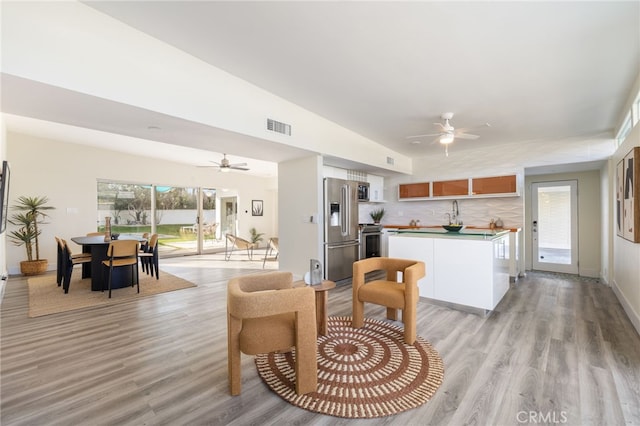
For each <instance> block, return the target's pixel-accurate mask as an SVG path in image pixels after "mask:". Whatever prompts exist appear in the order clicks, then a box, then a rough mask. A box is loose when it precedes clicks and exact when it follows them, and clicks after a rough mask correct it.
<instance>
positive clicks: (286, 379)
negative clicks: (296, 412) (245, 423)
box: [255, 317, 444, 419]
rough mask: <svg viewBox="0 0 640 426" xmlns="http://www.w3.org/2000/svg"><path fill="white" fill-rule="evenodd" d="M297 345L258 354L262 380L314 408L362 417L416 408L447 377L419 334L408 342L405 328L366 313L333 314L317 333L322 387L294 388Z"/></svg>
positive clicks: (291, 400)
mask: <svg viewBox="0 0 640 426" xmlns="http://www.w3.org/2000/svg"><path fill="white" fill-rule="evenodd" d="M294 357H295V350H293V351H292V352H288V353H269V354H261V355H257V356H256V358H255V363H256V367H257V369H258V374H259V375H260V377H261V378H262V380H263V381H264V382H265V383H266V384H267V386H269V387H270V388H271V390H272V391H274V392H275V393H276V394H278V395H279V396H280V397H282V398H283V399H284V400H286V401H287V402H289V403H291V404H293V405H296V406H298V407H300V408H304V409H306V410H309V411H313V412H316V413H321V414H326V415H331V416H335V417H343V418H351V419H358V418H360V419H362V418H375V417H384V416H390V415H394V414H398V413H400V412H403V411H406V410H409V409H412V408H416V407H418V406H420V405H422V404H424V403H426V402H427V401H429V400H430V399H431V397H432V396H433V395H434V394H435V392H436V391H437V390H438V388H439V387H440V385H441V384H442V380H443V378H444V365H443V362H442V358H441V357H440V355H439V354H438V352H437V351H436V350H435V349H434V348H433V347H432V346H431V344H429V342H427V341H426V340H424V339H423V338H421V337H418V338H417V340H416V342H415V344H414V345H406V344H405V343H404V339H403V330H402V328H400V327H398V326H395V325H393V324H391V323H390V322H386V321H380V320H375V319H371V318H365V325H364V327H362V328H355V329H354V328H351V317H329V319H328V333H327V335H326V336H319V337H318V357H317V359H318V388H317V391H316V392H310V393H307V394H304V395H297V394H296V392H295V366H294Z"/></svg>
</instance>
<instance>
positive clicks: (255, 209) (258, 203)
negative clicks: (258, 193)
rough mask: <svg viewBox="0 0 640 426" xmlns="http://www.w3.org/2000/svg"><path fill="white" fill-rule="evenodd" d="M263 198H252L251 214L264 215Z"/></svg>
mask: <svg viewBox="0 0 640 426" xmlns="http://www.w3.org/2000/svg"><path fill="white" fill-rule="evenodd" d="M262 210H263V205H262V200H251V216H262Z"/></svg>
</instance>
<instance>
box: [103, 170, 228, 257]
mask: <svg viewBox="0 0 640 426" xmlns="http://www.w3.org/2000/svg"><path fill="white" fill-rule="evenodd" d="M218 211H219V209H218V199H217V196H216V190H215V189H213V188H195V187H175V186H159V185H139V184H132V183H120V182H112V181H108V182H107V181H99V182H98V226H97V228H98V230H99V231H103V230H104V222H105V220H104V218H105V217H106V216H110V217H112V221H111V223H112V231H113V232H119V233H123V234H136V235H142V234H143V233H145V232H147V233H157V234H158V243H159V252H160V255H161V256H183V255H189V254H199V253H205V252H213V251H220V250H223V249H224V242H223V241H222V239H221V236H222V235H223V234H222V232H223V231H222V230H221V228H220V216H219V214H218Z"/></svg>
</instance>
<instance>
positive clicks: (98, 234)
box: [87, 232, 106, 237]
mask: <svg viewBox="0 0 640 426" xmlns="http://www.w3.org/2000/svg"><path fill="white" fill-rule="evenodd" d="M105 234H106V232H87V237H99V236H102V237H104V236H105Z"/></svg>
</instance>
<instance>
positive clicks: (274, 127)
mask: <svg viewBox="0 0 640 426" xmlns="http://www.w3.org/2000/svg"><path fill="white" fill-rule="evenodd" d="M267 130H271V131H272V132H277V133H282V134H283V135H288V136H291V125H290V124H287V123H281V122H279V121H276V120H272V119H270V118H267Z"/></svg>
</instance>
